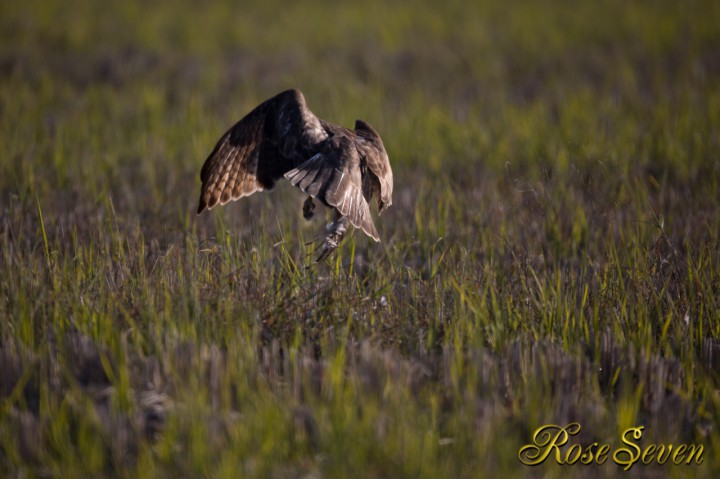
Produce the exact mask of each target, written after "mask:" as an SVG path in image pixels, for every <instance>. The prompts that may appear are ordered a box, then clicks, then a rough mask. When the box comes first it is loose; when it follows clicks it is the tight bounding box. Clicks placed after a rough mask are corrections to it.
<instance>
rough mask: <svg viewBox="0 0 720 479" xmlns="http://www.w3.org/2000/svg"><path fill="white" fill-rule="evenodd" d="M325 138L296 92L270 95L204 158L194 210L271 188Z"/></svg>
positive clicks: (229, 131)
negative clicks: (197, 198) (200, 186)
mask: <svg viewBox="0 0 720 479" xmlns="http://www.w3.org/2000/svg"><path fill="white" fill-rule="evenodd" d="M325 138H327V132H326V131H325V129H324V128H323V125H322V123H321V121H320V120H319V119H318V118H317V117H316V116H315V115H314V114H313V113H312V112H311V111H310V110H309V109H308V108H307V106H306V104H305V98H304V97H303V95H302V93H301V92H300V91H299V90H288V91H285V92H283V93H280V94H278V95H276V96H274V97H273V98H270V99H269V100H267V101H265V102H264V103H262V104H260V105H259V106H257V107H256V108H255V109H254V110H252V111H251V112H250V113H248V114H247V115H246V116H245V117H244V118H243V119H241V120H240V121H239V122H237V123H236V124H235V125H234V126H233V127H232V128H230V130H228V131H227V132H226V133H225V134H224V135H223V136H222V138H220V140H219V141H218V143H217V145H215V148H214V149H213V151H212V153H210V156H208V158H207V160H205V164H204V165H203V167H202V170H201V172H200V180H201V181H202V188H201V191H200V204H199V206H198V214H200V213H202V212H203V210H205V209H211V208H212V207H214V206H215V205H218V204H220V205H224V204H225V203H227V202H229V201H232V200H237V199H239V198H242V197H243V196H248V195H251V194H253V193H255V192H256V191H262V190H265V189H271V188H272V187H273V186H274V184H275V181H276V180H277V179H278V178H281V177H282V176H283V174H285V173H286V172H287V171H288V170H291V169H292V168H294V167H295V166H296V165H299V164H301V163H302V162H303V161H305V160H306V159H307V158H308V157H309V156H310V155H311V154H312V153H313V146H314V145H316V144H317V143H319V142H320V141H322V140H324V139H325Z"/></svg>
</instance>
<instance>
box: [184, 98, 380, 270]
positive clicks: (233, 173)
mask: <svg viewBox="0 0 720 479" xmlns="http://www.w3.org/2000/svg"><path fill="white" fill-rule="evenodd" d="M282 177H285V178H286V179H287V180H288V181H290V183H292V184H293V185H295V186H297V187H298V188H300V189H301V190H302V191H303V192H305V193H307V194H308V198H307V199H306V200H305V202H304V203H303V216H304V217H305V219H307V220H309V219H310V218H312V216H313V214H314V210H315V203H314V202H313V199H316V200H318V201H320V202H321V203H322V204H323V205H325V206H326V207H328V208H331V209H332V210H334V215H333V221H332V222H331V223H330V224H328V225H327V227H326V228H325V239H324V241H323V244H322V246H321V249H320V255H319V256H318V258H317V261H321V260H323V259H325V258H326V257H328V255H330V253H332V252H333V251H334V250H335V249H336V248H337V247H338V245H339V244H340V242H341V241H342V239H343V237H344V235H345V233H346V232H347V229H348V225H349V224H351V225H353V226H354V227H355V228H360V229H361V230H363V231H364V232H365V234H367V235H368V236H370V237H371V238H372V239H374V240H375V241H378V242H379V241H380V237H379V236H378V233H377V230H376V229H375V225H374V224H373V220H372V217H371V216H370V207H369V203H370V202H371V200H372V199H373V198H374V197H377V202H378V210H379V211H380V212H382V211H383V210H385V209H386V208H387V207H389V206H390V205H391V204H392V190H393V176H392V169H391V168H390V161H389V160H388V156H387V153H386V151H385V147H384V145H383V142H382V139H380V135H378V133H377V132H376V131H375V130H374V129H373V127H371V126H370V125H369V124H368V123H366V122H364V121H362V120H357V121H356V122H355V129H354V130H350V129H348V128H344V127H342V126H338V125H333V124H332V123H328V122H326V121H324V120H321V119H320V118H318V117H316V116H315V115H314V114H313V113H312V112H311V111H310V110H309V109H308V107H307V105H306V104H305V97H303V94H302V93H301V92H300V91H299V90H288V91H285V92H282V93H280V94H278V95H276V96H274V97H272V98H270V99H269V100H267V101H265V102H264V103H261V104H260V105H259V106H257V107H255V109H254V110H252V111H251V112H250V113H248V114H247V115H246V116H245V117H244V118H243V119H241V120H240V121H239V122H237V123H236V124H235V125H234V126H233V127H232V128H230V130H229V131H228V132H227V133H225V134H224V135H223V136H222V138H220V141H218V143H217V145H215V149H214V150H213V151H212V153H210V156H209V157H208V159H207V160H205V164H204V165H203V167H202V171H201V172H200V179H201V180H202V189H201V191H200V206H199V207H198V214H200V213H202V212H203V211H204V210H206V209H208V210H209V209H211V208H213V207H214V206H215V205H218V204H220V205H224V204H225V203H228V202H229V201H232V200H237V199H239V198H242V197H243V196H248V195H251V194H253V193H255V192H256V191H263V190H270V189H272V188H273V186H274V185H275V182H276V181H277V180H278V179H280V178H282Z"/></svg>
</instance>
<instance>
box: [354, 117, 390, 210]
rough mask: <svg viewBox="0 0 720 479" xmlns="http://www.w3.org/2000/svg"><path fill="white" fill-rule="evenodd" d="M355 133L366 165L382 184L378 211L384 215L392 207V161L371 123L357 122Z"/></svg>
mask: <svg viewBox="0 0 720 479" xmlns="http://www.w3.org/2000/svg"><path fill="white" fill-rule="evenodd" d="M355 133H357V144H358V149H359V150H360V151H361V154H362V155H363V156H364V158H365V164H366V165H367V167H368V169H369V170H370V172H372V174H374V175H375V177H376V178H377V180H378V183H380V197H379V198H378V210H379V211H380V212H381V213H382V212H383V210H385V209H386V208H388V207H390V205H392V192H393V174H392V168H390V159H389V158H388V155H387V152H386V151H385V145H383V141H382V138H380V135H379V134H378V133H377V131H375V129H374V128H373V127H372V126H370V124H369V123H367V122H365V121H363V120H356V121H355Z"/></svg>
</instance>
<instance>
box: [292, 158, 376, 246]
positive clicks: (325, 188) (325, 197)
mask: <svg viewBox="0 0 720 479" xmlns="http://www.w3.org/2000/svg"><path fill="white" fill-rule="evenodd" d="M285 178H287V180H288V181H290V183H292V184H293V185H294V186H297V187H298V188H300V189H301V190H302V191H304V192H305V193H307V194H308V195H310V196H312V197H313V198H317V199H319V200H320V201H322V202H323V203H325V204H326V205H328V206H331V207H335V208H336V209H337V210H338V211H339V212H340V214H341V215H343V216H346V217H347V218H348V220H349V221H350V223H351V224H352V225H353V226H354V227H356V228H359V229H361V230H363V231H364V232H365V234H367V235H368V236H370V237H371V238H372V239H374V240H375V241H377V242H379V241H380V236H379V235H378V232H377V229H376V228H375V224H374V223H373V220H372V216H371V214H370V206H369V205H368V203H367V201H366V200H365V197H364V196H363V194H362V189H361V187H360V186H359V185H356V184H355V183H354V182H353V181H352V179H351V175H350V174H349V172H347V171H343V170H341V169H339V168H334V167H330V166H326V165H324V164H323V161H322V156H321V155H316V156H314V157H312V158H310V159H309V160H308V161H306V162H305V163H303V164H302V165H300V166H298V167H297V168H295V169H293V170H290V171H288V172H287V173H285Z"/></svg>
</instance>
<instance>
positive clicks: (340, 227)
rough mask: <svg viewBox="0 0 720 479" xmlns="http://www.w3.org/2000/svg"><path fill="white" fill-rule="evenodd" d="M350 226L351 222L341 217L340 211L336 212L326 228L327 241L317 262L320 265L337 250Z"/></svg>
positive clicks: (324, 242)
mask: <svg viewBox="0 0 720 479" xmlns="http://www.w3.org/2000/svg"><path fill="white" fill-rule="evenodd" d="M349 225H350V222H349V221H348V219H347V218H346V217H345V216H343V215H341V214H340V212H339V211H338V210H335V215H334V216H333V221H332V223H330V224H328V225H327V226H326V227H325V241H323V244H322V246H321V249H320V255H319V256H318V258H317V260H316V261H317V262H318V263H319V262H320V261H322V260H324V259H325V258H327V257H328V256H330V254H331V253H332V252H333V251H335V250H336V249H337V247H338V246H339V245H340V242H341V241H342V240H343V238H344V237H345V233H346V232H347V230H348V226H349Z"/></svg>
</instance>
